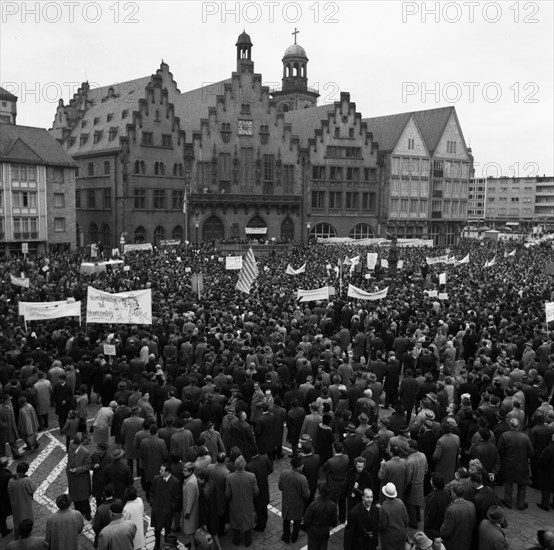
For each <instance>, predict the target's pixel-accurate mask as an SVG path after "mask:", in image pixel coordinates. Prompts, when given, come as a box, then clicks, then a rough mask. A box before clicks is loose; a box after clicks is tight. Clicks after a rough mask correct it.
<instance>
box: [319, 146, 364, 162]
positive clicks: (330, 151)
mask: <svg viewBox="0 0 554 550" xmlns="http://www.w3.org/2000/svg"><path fill="white" fill-rule="evenodd" d="M326 156H328V157H339V158H347V159H352V158H362V148H361V147H337V146H331V145H329V146H328V147H327V152H326Z"/></svg>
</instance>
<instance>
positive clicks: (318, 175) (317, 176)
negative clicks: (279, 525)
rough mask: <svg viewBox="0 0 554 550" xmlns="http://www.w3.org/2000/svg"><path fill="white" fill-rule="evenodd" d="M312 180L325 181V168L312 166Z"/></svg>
mask: <svg viewBox="0 0 554 550" xmlns="http://www.w3.org/2000/svg"><path fill="white" fill-rule="evenodd" d="M312 179H314V180H324V179H325V166H312Z"/></svg>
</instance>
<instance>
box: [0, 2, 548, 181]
mask: <svg viewBox="0 0 554 550" xmlns="http://www.w3.org/2000/svg"><path fill="white" fill-rule="evenodd" d="M553 6H554V3H553V2H551V1H550V0H549V1H545V2H541V1H537V2H528V1H522V2H517V1H513V0H509V1H500V2H478V1H465V0H464V1H460V2H449V1H442V2H435V1H432V2H404V1H401V0H392V1H375V0H372V1H364V2H362V1H357V2H356V1H354V2H349V1H343V0H339V1H336V2H327V1H321V2H318V1H315V0H305V1H299V2H278V1H274V0H273V1H272V0H267V1H265V0H264V1H261V2H194V1H186V2H185V1H173V2H168V1H163V0H159V1H156V2H143V1H122V2H116V1H114V0H107V1H101V2H77V1H75V0H73V1H70V0H68V1H60V2H57V1H51V2H35V1H27V2H13V1H5V0H3V1H2V2H1V3H0V9H1V26H0V85H1V86H2V87H3V88H5V89H7V90H8V91H10V92H12V93H14V94H15V95H16V96H18V97H19V100H18V115H17V123H18V124H21V125H28V126H39V127H45V128H50V127H51V126H52V121H53V119H54V115H55V112H56V106H57V103H58V100H59V99H60V98H62V99H63V100H64V102H65V103H67V102H68V101H69V99H70V98H71V97H72V95H73V93H75V92H76V90H77V88H78V87H79V86H80V84H81V83H82V82H83V81H85V80H88V81H89V83H90V84H91V87H94V86H96V85H102V86H104V85H108V84H112V83H117V82H124V81H127V80H131V79H133V78H138V77H143V76H148V75H150V74H153V73H155V71H156V70H157V69H158V68H159V65H160V63H161V60H162V59H163V60H164V61H165V62H166V63H167V64H168V65H169V68H170V70H171V71H172V73H173V77H174V79H175V81H176V82H177V85H178V87H179V89H180V90H181V91H182V92H183V91H187V90H192V89H196V88H199V87H201V86H203V85H207V84H209V83H210V82H217V81H219V80H223V79H225V78H229V77H230V75H231V72H232V71H233V70H235V67H236V49H235V43H236V39H237V37H238V35H239V34H240V33H241V32H242V31H243V30H246V32H247V33H248V34H249V35H250V36H251V39H252V42H253V48H252V59H253V61H254V64H255V65H254V66H255V71H256V72H257V73H261V75H262V82H263V83H264V84H267V85H270V86H274V85H278V84H280V79H281V77H282V63H281V59H282V56H283V54H284V51H285V50H286V48H287V47H288V46H289V45H291V44H292V43H293V42H294V37H293V34H292V33H293V31H294V30H295V29H298V31H299V33H298V35H297V41H298V44H300V45H301V46H302V47H304V48H305V50H306V52H307V55H308V58H309V63H308V79H309V86H311V87H316V88H319V92H320V94H321V95H320V98H319V104H323V103H332V102H333V101H336V100H338V99H339V97H340V92H349V93H350V98H351V100H352V101H354V102H355V103H356V108H357V110H358V111H359V112H360V113H361V114H362V116H363V117H373V116H381V115H388V114H394V113H402V112H406V111H415V110H420V109H433V108H437V107H447V106H450V105H454V106H455V107H456V111H457V114H458V118H459V120H460V124H461V127H462V131H463V134H464V137H465V140H466V143H467V144H468V145H470V146H471V148H472V150H473V155H474V157H475V165H476V177H487V176H507V177H514V176H515V177H529V176H535V175H539V176H542V175H547V176H553V175H554V163H553V151H554V125H553V121H554V100H553V97H554V32H553V31H554V29H553V22H554V11H553Z"/></svg>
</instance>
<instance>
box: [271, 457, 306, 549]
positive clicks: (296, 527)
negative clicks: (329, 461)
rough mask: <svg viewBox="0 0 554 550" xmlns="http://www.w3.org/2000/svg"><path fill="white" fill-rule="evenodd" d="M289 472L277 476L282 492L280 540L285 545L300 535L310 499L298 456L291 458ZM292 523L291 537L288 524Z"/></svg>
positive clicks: (293, 541) (294, 540)
mask: <svg viewBox="0 0 554 550" xmlns="http://www.w3.org/2000/svg"><path fill="white" fill-rule="evenodd" d="M290 465H291V467H292V469H291V470H285V471H284V472H282V473H281V475H280V476H279V484H278V487H279V490H280V491H282V492H283V495H282V498H281V503H282V516H283V536H282V537H281V540H282V541H283V542H284V543H285V544H289V542H292V543H295V542H296V541H297V540H298V535H299V533H300V524H301V522H302V517H303V516H304V507H305V503H306V502H307V500H308V498H309V497H310V488H309V487H308V480H307V479H306V477H305V476H304V475H302V473H301V471H300V470H301V469H302V460H301V458H300V457H299V456H294V457H292V460H291V461H290ZM291 521H292V523H293V528H292V537H291V532H290V523H291Z"/></svg>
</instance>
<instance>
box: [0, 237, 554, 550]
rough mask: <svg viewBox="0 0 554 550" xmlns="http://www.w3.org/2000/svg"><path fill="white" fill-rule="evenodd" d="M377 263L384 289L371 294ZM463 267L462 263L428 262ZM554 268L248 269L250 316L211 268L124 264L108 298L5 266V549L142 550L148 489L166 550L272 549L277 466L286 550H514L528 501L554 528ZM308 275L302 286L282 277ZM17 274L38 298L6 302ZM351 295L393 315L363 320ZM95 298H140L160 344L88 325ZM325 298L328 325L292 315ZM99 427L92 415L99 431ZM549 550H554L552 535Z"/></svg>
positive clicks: (506, 263) (473, 254)
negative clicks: (44, 309)
mask: <svg viewBox="0 0 554 550" xmlns="http://www.w3.org/2000/svg"><path fill="white" fill-rule="evenodd" d="M270 248H271V247H270ZM514 250H515V254H514V255H508V253H511V252H513V251H514ZM366 252H378V254H379V258H380V259H387V258H388V259H389V260H390V262H389V268H388V269H383V268H382V267H377V268H376V269H375V271H372V272H371V276H370V277H367V276H366V274H367V273H368V271H367V269H366V265H365V264H366V258H365V255H366ZM467 254H469V257H470V260H469V263H462V264H460V263H451V264H444V263H440V264H435V265H428V263H427V262H426V257H437V256H441V255H447V256H448V257H456V258H457V259H458V260H460V259H462V258H464V257H466V256H467ZM358 255H359V258H360V260H359V262H358V263H356V261H354V262H350V261H348V260H347V261H345V259H348V258H353V257H356V256H358ZM552 255H553V251H552V246H551V244H550V243H547V242H545V243H542V244H540V245H537V246H533V247H526V246H524V245H523V243H517V244H513V243H508V244H504V243H492V242H487V243H483V242H475V241H461V242H460V243H459V244H458V245H456V246H453V247H451V248H449V249H444V248H434V249H431V248H399V249H398V250H397V253H395V249H394V247H393V249H392V250H389V248H371V247H357V246H352V245H343V244H340V245H323V244H316V243H313V242H310V243H306V244H299V245H296V246H292V245H291V246H290V253H287V254H276V253H275V252H274V251H273V253H272V252H271V251H270V252H269V254H268V255H267V256H264V257H259V258H257V263H258V270H259V275H258V277H257V280H256V282H255V284H254V285H253V288H252V291H251V293H250V295H247V294H244V293H241V292H239V291H237V290H236V289H235V284H236V281H237V272H236V271H226V270H225V261H224V258H223V257H222V256H221V254H219V253H218V252H217V250H216V249H215V248H214V246H213V245H212V244H202V245H199V246H192V245H187V246H180V247H171V248H166V249H161V250H154V251H152V252H148V251H141V252H134V253H130V254H127V255H126V256H125V258H124V263H125V265H127V266H129V267H128V269H126V270H124V269H115V268H114V269H112V268H110V269H109V270H108V271H107V272H103V273H97V274H82V273H80V269H79V268H80V264H81V262H82V261H83V260H85V259H88V258H86V254H85V252H73V253H68V254H65V255H51V256H49V257H48V258H45V257H26V258H22V257H6V258H3V259H2V260H1V261H0V280H1V281H2V289H1V295H0V327H1V329H0V330H1V332H0V352H1V353H0V356H1V357H0V385H1V394H0V444H1V446H0V455H5V454H6V451H7V448H9V449H10V453H11V455H12V457H13V459H14V461H15V462H14V464H11V463H10V462H9V460H8V458H7V457H6V456H2V458H0V490H1V491H2V494H8V495H9V499H6V498H1V499H0V531H1V533H2V536H6V535H7V534H8V533H9V532H10V531H11V530H10V529H8V526H7V523H6V518H7V517H9V516H10V515H13V529H14V535H15V537H16V541H14V542H12V543H10V545H8V548H9V549H10V550H11V549H12V548H15V549H17V548H26V549H29V548H31V549H32V548H39V547H40V548H42V547H43V544H44V542H45V541H46V543H47V544H48V545H49V546H48V547H49V548H50V549H53V550H56V549H57V548H64V550H73V549H75V550H76V549H77V548H78V540H79V534H80V533H81V532H82V530H83V528H84V525H85V522H91V525H92V529H93V531H94V533H95V540H94V545H95V547H97V548H99V549H100V550H105V549H107V548H118V549H120V550H126V549H129V550H133V549H136V550H138V549H142V548H144V546H145V526H144V524H143V515H144V505H145V503H144V501H143V499H142V497H141V496H139V494H138V493H137V488H139V487H140V489H142V491H143V492H141V493H140V494H144V496H145V499H147V501H148V503H149V505H150V508H151V513H150V515H151V527H152V528H153V530H154V533H155V549H156V550H159V549H161V548H164V547H166V546H167V547H168V548H170V547H174V546H175V545H176V543H177V535H178V536H179V538H180V539H181V540H184V542H185V543H186V544H187V545H189V546H190V547H193V548H196V547H198V548H208V547H209V545H210V544H211V545H213V547H214V548H216V549H219V548H221V546H220V541H219V539H220V537H223V536H225V535H227V534H228V535H229V536H230V537H231V538H232V541H233V543H234V544H236V545H238V544H240V543H241V541H244V544H245V545H246V546H250V544H251V543H252V530H255V531H264V530H265V528H266V524H267V521H268V505H269V504H270V491H269V482H268V477H269V475H270V474H271V473H272V472H273V467H274V463H275V461H279V460H281V459H283V458H284V452H285V451H284V448H283V444H284V443H287V444H288V445H289V446H290V452H289V451H288V450H287V451H286V453H287V454H290V468H286V469H285V470H284V471H283V472H282V473H281V474H280V476H279V480H278V489H279V490H280V491H281V492H282V505H281V512H282V518H283V534H282V540H283V543H284V544H289V543H291V542H296V541H297V540H298V538H299V537H300V536H304V535H303V532H304V531H305V532H306V534H307V542H308V548H309V549H310V550H312V549H314V550H315V549H322V550H323V549H325V548H326V547H327V541H328V539H329V536H330V530H331V529H332V528H333V527H334V526H336V525H337V524H339V523H345V522H346V528H345V529H344V547H345V549H346V550H354V549H358V548H359V549H376V548H380V549H381V550H397V549H399V548H404V546H403V545H404V543H405V542H406V540H407V533H411V537H410V538H411V543H412V544H413V545H414V547H415V548H418V549H428V548H433V549H436V550H440V549H441V548H446V550H469V549H473V548H479V549H483V550H485V549H489V548H509V543H508V542H507V541H506V537H505V531H504V527H505V526H506V512H505V510H506V509H510V508H512V506H515V508H517V509H518V510H521V511H523V510H525V509H526V508H527V507H528V504H527V502H526V488H527V486H528V485H529V484H532V485H533V486H535V487H537V488H539V489H540V490H541V494H542V499H541V502H540V503H538V506H539V507H540V508H541V509H542V510H544V511H547V510H550V507H551V506H554V504H553V503H552V496H553V493H554V471H553V470H552V467H551V464H552V460H554V408H553V407H552V405H553V404H554V401H553V398H552V395H553V390H554V348H553V347H552V344H553V341H552V338H551V330H549V329H552V328H553V327H552V326H550V327H549V326H548V325H547V323H546V321H545V302H548V301H551V300H552V290H551V286H550V277H551V275H547V274H546V272H545V265H546V263H547V262H549V261H550V260H551V258H552ZM397 258H398V259H399V260H402V262H403V265H402V267H401V268H400V267H398V265H397V264H396V263H395V261H396V259H397ZM493 258H494V259H495V261H494V262H491V260H492V259H493ZM486 262H489V263H490V264H492V265H490V267H484V266H485V263H486ZM304 263H305V264H306V270H305V272H304V273H302V274H299V275H297V276H291V275H287V274H286V273H285V270H286V266H287V264H291V265H292V266H293V268H298V267H300V266H301V265H303V264H304ZM350 264H353V265H350ZM45 268H46V269H45ZM195 273H202V274H203V288H201V289H200V290H201V292H200V293H198V292H197V288H196V287H195V288H193V285H192V278H191V275H192V274H195ZM441 273H446V283H445V281H444V276H443V277H440V278H439V274H441ZM21 274H23V275H24V276H25V277H28V278H29V288H24V287H21V286H15V285H13V284H10V275H13V276H16V277H20V276H21ZM350 283H351V284H353V285H355V286H356V287H357V288H359V289H362V290H365V291H370V292H374V291H377V290H380V289H383V288H385V287H387V288H388V294H387V296H386V297H385V298H383V299H381V300H378V301H364V300H357V299H352V298H350V297H348V295H347V290H348V286H349V284H350ZM439 283H441V284H439ZM89 285H92V286H93V287H95V288H96V289H99V290H103V291H106V292H110V293H119V292H124V291H129V290H140V289H146V288H150V289H151V290H152V315H153V319H152V325H138V326H132V325H112V326H110V325H100V324H88V325H86V324H85V320H86V315H85V307H86V296H87V287H88V286H89ZM323 286H330V287H332V288H334V289H335V294H334V295H332V296H330V301H323V302H321V301H317V302H298V300H297V299H296V291H297V290H298V289H314V288H319V287H323ZM434 290H438V291H439V292H440V293H441V298H442V299H440V300H439V299H438V297H437V296H434V293H433V292H429V291H434ZM430 294H431V296H430ZM443 294H446V296H444V295H443ZM67 298H74V299H75V300H81V301H82V304H83V324H82V325H80V324H79V322H78V320H76V319H71V318H64V319H58V320H51V321H47V322H40V323H39V322H34V321H31V322H28V323H27V325H24V324H23V323H22V319H21V317H19V316H18V303H19V302H20V301H23V302H50V301H57V300H64V299H67ZM105 344H108V345H109V346H115V350H116V355H115V356H108V355H105V348H104V345H105ZM91 403H97V404H98V405H100V406H99V408H98V407H95V408H94V410H96V409H98V410H97V412H96V413H95V415H94V417H93V418H89V415H90V412H91V406H90V405H91ZM51 407H53V408H54V409H53V411H54V412H55V415H56V416H57V418H58V422H59V426H58V427H59V429H60V432H61V434H62V435H63V436H65V438H66V443H67V453H68V454H67V468H66V474H67V481H68V488H69V491H68V493H69V494H68V495H60V496H59V498H58V499H57V500H56V504H57V507H58V508H59V511H58V512H56V513H54V514H52V516H51V517H49V518H48V520H47V524H46V533H45V536H38V535H37V534H36V533H35V534H33V530H32V528H33V523H32V521H33V509H32V499H33V492H34V491H35V490H36V488H35V485H34V483H33V481H32V477H29V476H28V475H27V471H28V469H29V461H30V459H31V458H32V457H33V456H36V455H35V454H34V453H36V452H37V450H38V448H39V444H38V441H37V436H38V434H39V432H41V431H43V430H47V429H50V428H52V427H53V426H50V425H49V424H48V422H49V420H48V418H49V413H51V412H52V409H51ZM387 409H388V411H387V412H385V411H386V410H387ZM391 411H392V413H391ZM389 413H391V414H389ZM19 439H22V440H23V441H24V443H25V445H26V446H25V449H24V451H25V453H24V454H21V453H20V448H19V446H18V440H19ZM16 463H17V464H16ZM15 464H16V465H15ZM10 465H11V468H13V467H14V465H15V472H12V470H11V468H10ZM135 475H136V476H137V477H139V478H140V485H139V486H138V485H137V486H135V484H134V480H135V477H134V476H135ZM514 485H515V486H516V494H515V499H514V494H513V493H514ZM139 492H140V491H139ZM92 499H94V501H95V504H96V511H95V513H94V515H93V513H92V509H91V500H92ZM548 518H550V519H551V514H550V513H549V514H548V515H546V514H545V525H547V523H548V521H547V520H548ZM162 533H163V537H162ZM162 538H163V540H162ZM539 542H540V545H541V546H540V547H543V548H550V549H553V548H554V534H553V533H552V532H548V531H545V532H543V533H541V534H540V541H539Z"/></svg>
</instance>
